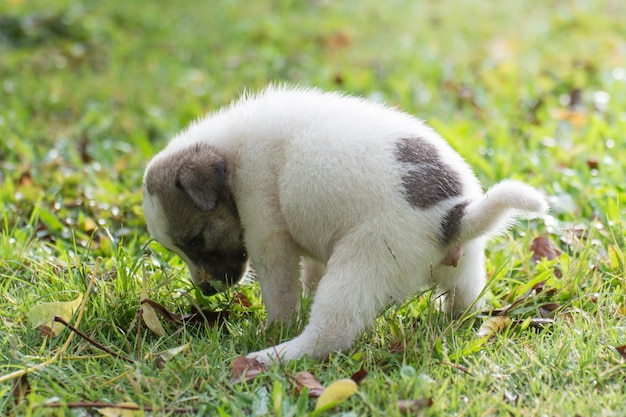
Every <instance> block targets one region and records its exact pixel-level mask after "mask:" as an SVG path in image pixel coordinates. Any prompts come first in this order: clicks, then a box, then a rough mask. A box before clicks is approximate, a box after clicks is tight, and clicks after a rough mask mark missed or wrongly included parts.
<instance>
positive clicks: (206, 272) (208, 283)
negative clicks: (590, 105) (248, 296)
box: [189, 252, 248, 296]
mask: <svg viewBox="0 0 626 417" xmlns="http://www.w3.org/2000/svg"><path fill="white" fill-rule="evenodd" d="M247 268H248V256H247V254H246V253H245V252H242V253H240V254H236V255H225V254H215V253H212V254H206V256H204V257H202V259H201V260H199V262H194V264H193V265H189V270H190V273H191V277H192V279H193V282H194V283H195V284H196V285H197V286H198V288H200V290H201V291H202V293H203V294H204V295H206V296H211V295H214V294H217V293H219V292H223V291H226V290H227V289H228V288H230V287H232V286H233V285H235V284H237V283H238V282H239V281H240V280H241V278H242V277H243V275H244V274H245V272H246V270H247Z"/></svg>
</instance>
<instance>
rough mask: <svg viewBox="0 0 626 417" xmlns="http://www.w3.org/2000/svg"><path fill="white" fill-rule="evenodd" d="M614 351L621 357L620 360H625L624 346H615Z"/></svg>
mask: <svg viewBox="0 0 626 417" xmlns="http://www.w3.org/2000/svg"><path fill="white" fill-rule="evenodd" d="M615 350H616V351H617V353H619V354H620V355H622V359H624V360H626V345H622V346H617V347H616V348H615Z"/></svg>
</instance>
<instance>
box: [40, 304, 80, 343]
mask: <svg viewBox="0 0 626 417" xmlns="http://www.w3.org/2000/svg"><path fill="white" fill-rule="evenodd" d="M82 300H83V297H82V296H79V297H78V298H76V299H75V300H73V301H53V302H50V303H41V304H37V305H35V306H33V308H31V309H30V310H29V311H28V322H29V323H30V325H31V327H32V328H33V329H39V331H41V332H42V333H44V334H46V335H47V336H50V337H56V336H57V335H58V334H59V333H60V332H61V331H62V330H63V329H64V328H65V326H64V325H63V324H61V323H59V322H56V321H54V317H56V316H59V317H61V318H62V319H64V320H65V321H67V322H69V321H70V320H71V319H72V315H73V314H74V311H76V309H77V308H78V307H79V306H80V303H81V301H82Z"/></svg>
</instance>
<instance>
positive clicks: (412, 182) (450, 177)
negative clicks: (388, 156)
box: [395, 138, 463, 209]
mask: <svg viewBox="0 0 626 417" xmlns="http://www.w3.org/2000/svg"><path fill="white" fill-rule="evenodd" d="M395 157H396V159H397V160H398V161H399V162H402V163H403V164H405V165H406V171H405V172H404V173H403V174H402V184H403V186H404V193H405V197H406V199H407V201H408V202H409V203H410V204H411V205H412V206H414V207H419V208H423V209H425V208H429V207H432V206H434V205H436V204H437V203H439V202H441V201H443V200H447V199H449V198H452V197H456V196H459V195H461V193H462V191H463V189H462V183H461V180H460V178H459V176H458V174H457V173H456V172H455V171H452V170H451V169H450V167H448V166H447V165H446V164H444V163H443V162H441V159H440V158H439V153H438V152H437V148H436V147H435V146H434V145H432V144H430V143H428V142H426V141H425V140H422V139H419V138H411V139H401V140H399V141H398V142H397V143H396V150H395Z"/></svg>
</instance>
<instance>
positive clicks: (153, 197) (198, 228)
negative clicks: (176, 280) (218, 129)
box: [143, 144, 248, 295]
mask: <svg viewBox="0 0 626 417" xmlns="http://www.w3.org/2000/svg"><path fill="white" fill-rule="evenodd" d="M143 209H144V213H145V215H146V222H147V224H148V230H149V231H150V234H151V236H152V237H153V238H154V239H156V240H157V241H159V243H161V244H162V245H163V246H165V247H166V248H168V249H170V250H172V251H174V252H176V253H177V254H178V255H179V256H180V257H181V258H182V259H183V260H184V261H185V263H186V264H187V266H188V267H189V272H190V274H191V277H192V279H193V281H194V283H196V284H197V285H198V286H199V287H200V288H201V289H202V291H203V292H204V293H205V294H208V295H210V294H213V293H215V292H217V291H221V290H222V289H224V288H226V287H228V286H231V285H233V284H234V283H236V282H238V281H239V280H240V278H241V277H242V275H243V274H244V273H245V271H246V269H247V258H248V256H247V253H246V250H245V247H244V244H243V230H242V227H241V224H240V221H239V216H238V213H237V207H236V205H235V202H234V200H233V197H232V193H231V192H230V189H229V187H228V185H227V182H226V163H225V161H224V158H222V157H221V156H220V155H219V154H218V153H217V152H215V150H214V149H213V148H211V147H210V146H206V145H200V144H198V145H196V146H190V147H186V148H184V149H181V150H180V151H178V152H176V153H174V154H169V155H162V156H161V157H157V158H155V159H154V160H153V161H152V162H151V163H150V165H149V166H148V169H147V170H146V174H145V178H144V201H143Z"/></svg>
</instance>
